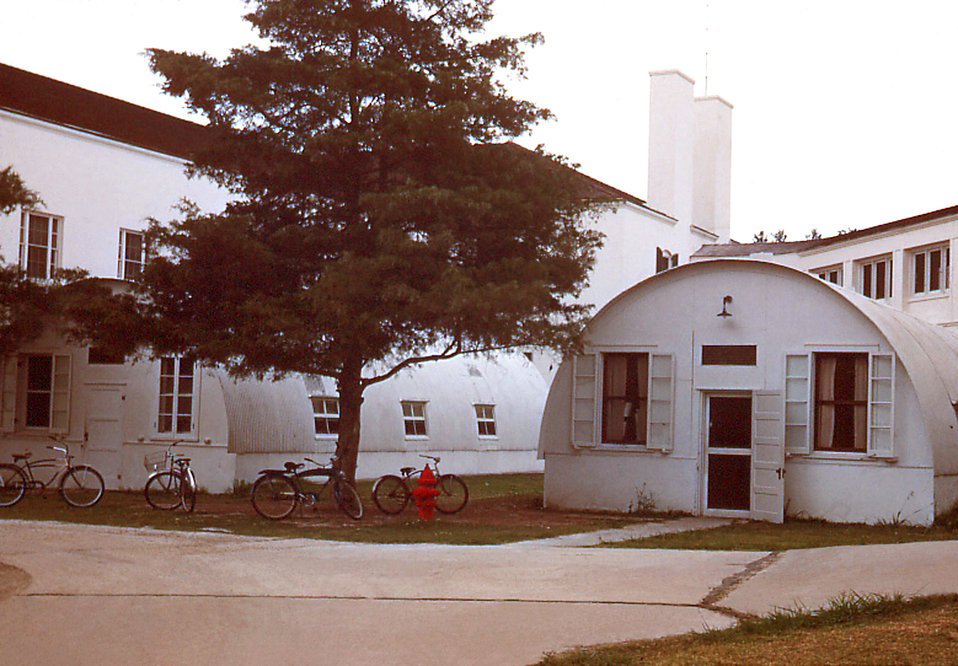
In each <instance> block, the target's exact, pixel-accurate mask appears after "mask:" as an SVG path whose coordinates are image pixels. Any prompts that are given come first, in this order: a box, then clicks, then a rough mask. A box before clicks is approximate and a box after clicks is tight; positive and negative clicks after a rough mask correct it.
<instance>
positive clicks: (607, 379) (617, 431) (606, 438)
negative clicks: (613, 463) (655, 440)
mask: <svg viewBox="0 0 958 666" xmlns="http://www.w3.org/2000/svg"><path fill="white" fill-rule="evenodd" d="M602 363H603V370H602V441H603V442H607V443H611V444H645V443H646V425H645V424H646V416H647V410H648V385H649V355H648V354H642V353H614V354H604V355H603V357H602Z"/></svg>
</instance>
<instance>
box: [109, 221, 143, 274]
mask: <svg viewBox="0 0 958 666" xmlns="http://www.w3.org/2000/svg"><path fill="white" fill-rule="evenodd" d="M145 262H146V249H145V247H144V245H143V233H142V232H140V231H131V230H129V229H120V256H119V259H118V260H117V269H116V275H117V277H119V278H123V279H125V280H135V279H137V278H138V277H140V274H141V273H142V272H143V264H144V263H145Z"/></svg>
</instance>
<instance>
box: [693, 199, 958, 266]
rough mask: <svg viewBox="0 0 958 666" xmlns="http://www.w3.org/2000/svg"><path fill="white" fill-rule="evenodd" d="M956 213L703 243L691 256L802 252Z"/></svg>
mask: <svg viewBox="0 0 958 666" xmlns="http://www.w3.org/2000/svg"><path fill="white" fill-rule="evenodd" d="M956 215H958V206H949V207H947V208H940V209H938V210H933V211H929V212H927V213H921V214H920V215H912V216H911V217H905V218H902V219H900V220H894V221H893V222H885V223H884V224H878V225H875V226H874V227H867V228H865V229H856V230H854V231H849V232H846V233H843V234H837V235H835V236H828V237H826V238H813V239H808V240H802V241H785V242H781V243H774V242H773V243H736V242H734V241H732V242H731V243H720V244H718V243H717V244H713V245H703V246H702V247H701V248H699V249H698V250H697V251H696V252H695V253H694V254H693V255H692V256H693V257H747V256H749V255H752V254H758V253H763V252H767V253H770V254H789V253H792V252H805V251H807V250H817V249H823V248H826V247H828V246H830V245H836V244H838V243H847V242H849V241H856V240H859V239H862V238H867V237H869V236H879V235H881V234H887V233H892V232H895V231H899V230H901V229H904V228H907V227H911V226H918V225H920V224H924V223H926V222H934V221H936V220H941V219H945V218H948V217H952V216H956Z"/></svg>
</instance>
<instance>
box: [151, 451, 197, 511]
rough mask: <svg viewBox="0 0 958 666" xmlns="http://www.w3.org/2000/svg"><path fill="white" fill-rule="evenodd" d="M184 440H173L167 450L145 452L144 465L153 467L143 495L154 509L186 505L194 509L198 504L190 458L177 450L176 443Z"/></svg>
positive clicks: (163, 509) (187, 508)
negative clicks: (175, 451)
mask: <svg viewBox="0 0 958 666" xmlns="http://www.w3.org/2000/svg"><path fill="white" fill-rule="evenodd" d="M182 441H183V440H181V439H179V440H177V441H175V442H173V443H172V444H170V445H169V446H167V447H166V450H165V451H159V452H155V453H148V454H146V455H145V456H143V466H144V467H146V469H147V470H151V474H150V476H149V478H147V480H146V484H145V485H144V486H143V496H144V497H146V501H147V503H148V504H149V505H150V506H152V507H153V508H154V509H160V510H161V511H172V510H173V509H176V508H177V507H183V510H184V511H186V512H187V513H191V512H192V511H193V509H194V508H195V507H196V476H195V475H194V474H193V470H192V469H190V459H189V458H187V457H186V456H184V455H182V454H179V453H173V447H174V446H176V445H177V444H179V443H180V442H182Z"/></svg>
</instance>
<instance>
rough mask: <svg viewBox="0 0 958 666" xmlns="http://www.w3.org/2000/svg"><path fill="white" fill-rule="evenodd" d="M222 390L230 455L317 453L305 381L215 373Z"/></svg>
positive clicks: (290, 378) (291, 378)
mask: <svg viewBox="0 0 958 666" xmlns="http://www.w3.org/2000/svg"><path fill="white" fill-rule="evenodd" d="M215 374H216V378H217V379H218V380H219V382H220V386H221V387H222V389H223V401H224V403H225V405H226V421H227V424H228V426H229V437H228V440H227V450H228V451H229V452H230V453H287V452H296V453H303V452H316V451H317V450H318V449H317V447H316V438H315V435H314V432H315V428H314V425H313V413H312V411H311V403H310V401H309V396H307V395H306V384H305V383H304V382H303V379H302V377H299V376H294V377H287V378H285V379H281V380H278V381H273V382H271V381H268V380H262V381H261V380H256V379H234V378H232V377H230V376H229V374H227V373H226V372H224V371H222V370H217V371H215Z"/></svg>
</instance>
